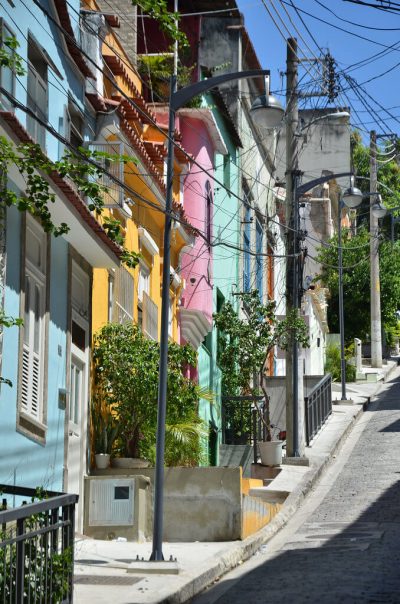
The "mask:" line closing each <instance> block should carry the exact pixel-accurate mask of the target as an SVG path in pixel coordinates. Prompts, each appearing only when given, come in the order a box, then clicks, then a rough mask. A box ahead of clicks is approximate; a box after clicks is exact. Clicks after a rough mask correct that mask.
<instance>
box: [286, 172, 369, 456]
mask: <svg viewBox="0 0 400 604" xmlns="http://www.w3.org/2000/svg"><path fill="white" fill-rule="evenodd" d="M346 176H350V177H353V172H339V173H337V174H326V175H325V176H321V177H319V178H315V179H314V180H310V181H309V182H306V183H304V184H303V185H297V180H296V186H295V189H294V210H295V216H297V208H298V205H299V200H300V198H301V197H303V195H304V194H305V193H307V192H308V191H310V190H311V189H313V188H314V187H316V186H318V185H322V184H324V183H325V182H329V181H330V180H333V179H337V178H343V177H346ZM347 192H348V197H347V199H348V203H349V205H350V204H351V203H352V200H353V203H354V204H355V203H360V200H361V198H362V193H361V191H359V190H358V189H356V188H355V187H351V188H350V189H347ZM339 213H340V209H339ZM294 228H295V231H294V239H295V244H294V250H295V252H296V254H298V226H297V225H296V226H295V227H294ZM339 245H340V244H339ZM293 265H294V269H293V272H294V279H293V285H292V287H293V307H292V308H294V309H296V310H298V309H299V307H300V295H299V271H298V268H297V267H298V256H297V255H296V256H295V257H293ZM343 356H344V355H343ZM292 358H293V361H292V362H293V366H292V372H291V384H290V385H291V389H292V396H293V398H292V400H293V405H292V408H293V415H292V417H293V432H292V443H290V444H291V445H292V455H293V457H300V446H299V444H300V438H299V384H298V377H299V376H298V369H297V368H298V360H299V346H298V343H297V342H296V341H294V342H293V349H292Z"/></svg>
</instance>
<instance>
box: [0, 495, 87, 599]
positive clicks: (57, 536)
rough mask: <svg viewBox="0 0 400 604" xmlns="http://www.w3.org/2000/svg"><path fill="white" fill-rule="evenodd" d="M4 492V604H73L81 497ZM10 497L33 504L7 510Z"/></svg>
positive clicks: (0, 523)
mask: <svg viewBox="0 0 400 604" xmlns="http://www.w3.org/2000/svg"><path fill="white" fill-rule="evenodd" d="M0 493H2V510H1V511H0V527H1V528H0V603H1V604H5V603H10V604H11V603H13V604H25V603H26V604H30V603H31V602H38V603H40V604H45V603H46V604H47V603H48V604H55V603H61V604H67V603H70V602H72V600H73V572H74V532H75V504H76V502H77V501H78V496H77V495H63V494H59V493H54V492H40V493H38V491H35V490H34V489H27V488H23V487H13V486H8V485H0ZM10 495H11V496H12V498H13V501H14V500H15V499H16V498H18V500H19V501H20V500H21V499H24V498H30V500H31V502H30V503H27V501H22V504H21V505H18V506H17V507H15V503H13V505H14V507H13V508H12V509H7V508H8V507H9V504H8V500H9V496H10ZM43 497H45V498H44V499H42V498H43ZM38 499H39V500H38Z"/></svg>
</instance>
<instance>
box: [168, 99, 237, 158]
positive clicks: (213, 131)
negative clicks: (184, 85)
mask: <svg viewBox="0 0 400 604" xmlns="http://www.w3.org/2000/svg"><path fill="white" fill-rule="evenodd" d="M178 116H182V117H188V118H191V119H196V120H200V121H201V122H203V124H204V125H205V127H206V128H207V130H208V134H209V136H210V138H211V140H212V142H213V145H214V149H215V150H216V151H217V153H221V155H227V154H228V149H227V148H226V145H225V143H224V139H223V137H222V134H221V131H220V129H219V128H218V125H217V122H216V121H215V118H214V116H213V113H212V111H211V109H208V108H207V107H200V108H197V109H194V108H193V109H192V108H190V107H184V108H183V109H179V111H178Z"/></svg>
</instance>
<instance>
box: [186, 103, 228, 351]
mask: <svg viewBox="0 0 400 604" xmlns="http://www.w3.org/2000/svg"><path fill="white" fill-rule="evenodd" d="M177 117H178V119H177V126H178V129H179V131H180V133H181V135H182V146H183V148H184V149H185V150H186V151H187V152H188V153H190V155H191V156H192V157H193V159H194V160H195V161H196V163H197V164H199V165H200V166H201V168H202V169H200V167H199V165H196V164H195V163H192V164H191V167H190V169H189V171H188V173H187V174H186V176H185V177H184V182H183V183H182V184H183V203H184V209H185V214H186V216H187V218H188V219H189V221H190V223H191V224H192V225H193V226H194V227H195V228H197V229H198V230H199V232H200V235H199V236H198V237H196V240H195V244H194V246H193V247H192V248H190V249H187V250H186V251H184V253H183V254H182V256H181V262H180V269H181V270H180V274H181V277H182V278H183V279H184V283H185V287H184V290H183V293H182V297H181V307H180V335H181V341H182V343H183V342H189V343H190V344H191V345H192V346H193V348H195V349H197V348H199V346H200V345H201V343H202V342H203V340H204V338H205V336H206V335H207V334H208V333H209V332H210V331H211V329H212V313H213V274H212V273H213V248H212V245H211V244H212V241H213V237H214V235H215V234H214V233H213V216H214V212H215V211H216V209H215V208H214V201H213V200H214V181H213V175H214V156H215V153H216V152H218V153H221V154H226V153H227V149H226V147H225V145H224V142H223V140H222V137H221V135H220V132H219V130H218V127H217V124H216V122H215V120H214V117H213V115H212V112H211V110H210V109H207V108H201V109H189V108H187V109H186V108H185V109H181V110H180V111H179V113H178V116H177Z"/></svg>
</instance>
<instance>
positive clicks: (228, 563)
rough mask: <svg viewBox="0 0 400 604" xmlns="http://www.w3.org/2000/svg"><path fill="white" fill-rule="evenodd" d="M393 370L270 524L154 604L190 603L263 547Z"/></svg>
mask: <svg viewBox="0 0 400 604" xmlns="http://www.w3.org/2000/svg"><path fill="white" fill-rule="evenodd" d="M396 368H397V364H396V365H393V366H392V367H391V368H390V369H389V370H388V372H387V374H386V375H385V376H384V379H383V382H378V383H377V388H376V390H375V391H374V392H373V393H372V394H371V395H370V396H369V397H368V401H367V402H366V403H364V404H363V403H358V404H357V405H358V406H359V409H358V411H357V412H356V413H355V414H354V415H353V417H352V419H351V420H350V422H349V423H348V424H347V426H346V427H345V429H344V430H343V432H342V434H341V435H340V436H339V438H338V439H337V440H336V441H335V442H334V443H333V445H332V446H331V448H330V450H329V452H328V454H325V456H324V458H323V459H322V460H321V462H320V463H318V464H316V465H314V466H311V468H310V470H309V471H308V472H307V473H306V474H305V476H304V478H303V480H302V482H301V483H300V484H299V485H298V486H297V488H295V489H294V491H293V492H292V493H291V494H290V495H289V497H288V498H287V499H286V501H285V503H284V504H283V506H282V509H281V510H280V512H279V513H278V514H277V515H276V516H275V517H274V518H273V520H272V521H271V522H270V523H269V524H268V525H267V526H265V527H264V528H262V529H261V530H260V531H258V532H257V533H256V534H255V535H251V536H250V537H247V539H245V540H244V541H242V542H240V543H239V544H238V545H237V546H236V547H234V548H232V546H231V547H230V548H229V550H227V551H226V552H223V551H222V552H221V554H220V555H219V556H218V558H215V561H213V562H211V563H210V561H208V562H207V563H206V564H205V565H204V566H205V568H197V572H196V576H193V577H192V578H189V580H188V582H187V583H185V585H182V586H181V587H179V588H177V590H176V591H175V592H174V593H173V594H170V595H169V596H168V597H166V598H164V599H162V600H158V601H157V604H183V603H184V602H188V601H190V600H191V599H192V598H194V597H195V596H196V595H198V594H199V593H200V592H201V591H203V590H204V589H206V588H207V587H210V586H211V585H212V584H213V583H214V582H215V581H217V580H218V579H219V578H220V577H221V576H222V575H224V574H226V573H227V572H229V571H230V570H232V569H233V568H235V567H236V566H238V565H239V564H240V563H241V562H243V561H245V560H247V559H249V558H250V557H251V556H252V555H253V554H255V553H256V552H257V550H258V549H259V548H260V547H261V546H262V545H264V544H265V543H267V542H268V541H269V540H270V539H272V537H273V536H274V535H276V533H277V532H278V531H279V530H280V529H281V528H283V527H284V526H285V525H286V524H287V522H288V521H289V520H290V518H291V517H292V516H293V515H294V514H295V512H296V511H297V510H298V508H299V505H300V504H301V503H302V501H303V500H304V498H305V497H306V496H307V495H308V493H309V492H310V491H311V489H312V488H313V486H314V485H315V484H316V483H317V481H318V480H319V479H320V478H321V476H322V474H323V473H324V471H325V470H326V469H327V467H328V466H329V465H330V464H331V463H332V460H333V458H334V456H335V455H336V453H337V452H338V451H339V450H340V448H341V447H342V445H343V443H344V441H345V440H346V438H347V437H348V435H349V433H350V432H351V430H352V429H353V427H354V425H355V424H356V422H357V421H358V419H359V418H360V416H361V415H362V414H363V413H364V411H366V410H367V408H368V406H369V403H370V399H371V398H373V397H375V396H376V395H377V393H378V392H379V390H380V389H381V387H382V385H383V384H384V383H385V382H387V380H388V379H389V377H390V375H391V374H392V373H393V372H394V371H395V369H396Z"/></svg>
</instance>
